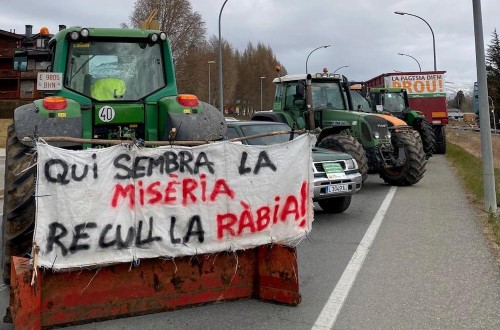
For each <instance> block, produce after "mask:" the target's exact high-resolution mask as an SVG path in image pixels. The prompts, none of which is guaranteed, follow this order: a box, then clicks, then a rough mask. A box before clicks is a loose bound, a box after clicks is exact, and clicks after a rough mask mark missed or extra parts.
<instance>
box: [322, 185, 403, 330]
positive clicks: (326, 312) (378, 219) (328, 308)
mask: <svg viewBox="0 0 500 330" xmlns="http://www.w3.org/2000/svg"><path fill="white" fill-rule="evenodd" d="M395 193H396V187H394V186H393V187H391V188H390V189H389V192H388V193H387V195H386V196H385V199H384V201H383V202H382V205H380V208H379V209H378V211H377V214H375V217H374V218H373V220H372V222H371V224H370V227H368V229H367V230H366V233H365V236H364V237H363V239H362V240H361V242H360V243H359V246H358V248H357V249H356V252H354V254H353V255H352V257H351V260H350V261H349V264H348V265H347V267H346V268H345V270H344V272H343V273H342V276H341V277H340V280H339V281H338V283H337V285H336V286H335V289H333V291H332V293H331V295H330V297H329V298H328V300H327V302H326V304H325V306H324V307H323V310H322V311H321V313H320V314H319V316H318V318H317V319H316V322H314V325H313V327H312V329H313V330H320V329H322V330H324V329H332V328H333V325H334V324H335V321H336V320H337V317H338V316H339V313H340V310H341V309H342V306H343V305H344V302H345V300H346V298H347V295H348V294H349V291H350V290H351V288H352V285H353V284H354V281H355V280H356V277H357V276H358V273H359V270H360V269H361V267H362V266H363V263H364V261H365V258H366V255H367V254H368V252H369V251H370V248H371V246H372V244H373V241H374V240H375V236H377V232H378V230H379V228H380V225H381V224H382V221H383V220H384V216H385V214H386V212H387V209H388V208H389V206H390V205H391V201H392V198H393V197H394V194H395Z"/></svg>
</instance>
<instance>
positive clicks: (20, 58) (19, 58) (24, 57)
mask: <svg viewBox="0 0 500 330" xmlns="http://www.w3.org/2000/svg"><path fill="white" fill-rule="evenodd" d="M13 69H14V71H27V70H28V53H27V52H26V51H16V52H15V53H14V68H13Z"/></svg>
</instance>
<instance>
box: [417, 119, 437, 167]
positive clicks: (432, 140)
mask: <svg viewBox="0 0 500 330" xmlns="http://www.w3.org/2000/svg"><path fill="white" fill-rule="evenodd" d="M417 131H418V133H419V134H420V138H421V139H422V144H423V147H424V153H425V159H429V158H431V157H432V155H433V154H434V153H435V152H436V135H435V134H434V130H433V129H432V125H431V123H429V122H428V121H427V120H425V119H424V120H421V121H420V122H419V123H418V128H417Z"/></svg>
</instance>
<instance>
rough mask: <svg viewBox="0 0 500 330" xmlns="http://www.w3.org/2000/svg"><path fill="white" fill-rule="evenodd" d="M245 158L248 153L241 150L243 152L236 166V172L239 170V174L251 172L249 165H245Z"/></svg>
mask: <svg viewBox="0 0 500 330" xmlns="http://www.w3.org/2000/svg"><path fill="white" fill-rule="evenodd" d="M247 158H248V154H247V153H246V151H243V153H242V154H241V161H240V166H238V172H240V175H243V174H247V173H250V172H252V169H251V168H250V167H245V166H246V162H247Z"/></svg>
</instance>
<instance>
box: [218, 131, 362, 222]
mask: <svg viewBox="0 0 500 330" xmlns="http://www.w3.org/2000/svg"><path fill="white" fill-rule="evenodd" d="M275 131H287V132H288V131H291V128H290V126H288V125H287V124H284V123H277V122H266V121H231V122H227V137H228V139H233V138H239V137H246V136H252V135H257V134H263V133H269V132H275ZM289 140H290V135H289V134H280V135H271V136H265V137H259V138H255V139H248V140H243V141H242V143H244V144H249V145H269V144H276V143H281V142H286V141H289ZM290 156H294V155H290ZM312 157H313V164H312V165H313V171H314V196H313V201H315V202H317V203H318V204H319V206H320V207H321V208H322V209H323V210H324V211H326V212H330V213H342V212H344V211H345V210H347V208H348V207H349V205H350V204H351V198H352V195H354V194H355V193H356V192H357V191H359V190H360V189H361V182H362V178H361V174H360V173H359V170H358V164H357V163H356V161H355V160H354V158H353V157H352V156H351V155H349V154H346V153H343V152H337V151H332V150H328V149H323V148H316V147H315V148H313V149H312Z"/></svg>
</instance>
